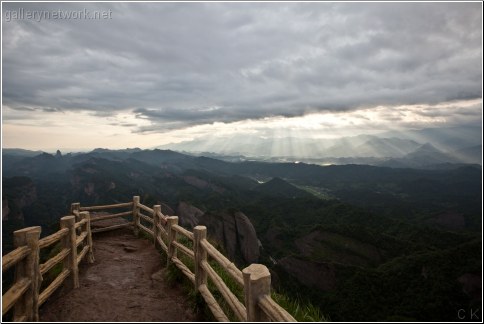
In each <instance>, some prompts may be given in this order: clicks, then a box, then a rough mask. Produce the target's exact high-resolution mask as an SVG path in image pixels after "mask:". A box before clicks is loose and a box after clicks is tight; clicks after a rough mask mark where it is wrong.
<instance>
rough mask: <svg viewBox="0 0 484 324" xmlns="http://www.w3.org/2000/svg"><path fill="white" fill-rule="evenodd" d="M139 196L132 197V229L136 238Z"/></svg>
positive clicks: (138, 223) (138, 222)
mask: <svg viewBox="0 0 484 324" xmlns="http://www.w3.org/2000/svg"><path fill="white" fill-rule="evenodd" d="M138 205H139V196H133V227H134V231H133V232H134V235H135V236H138V234H139V225H140V220H139V206H138Z"/></svg>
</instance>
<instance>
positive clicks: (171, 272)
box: [161, 235, 329, 322]
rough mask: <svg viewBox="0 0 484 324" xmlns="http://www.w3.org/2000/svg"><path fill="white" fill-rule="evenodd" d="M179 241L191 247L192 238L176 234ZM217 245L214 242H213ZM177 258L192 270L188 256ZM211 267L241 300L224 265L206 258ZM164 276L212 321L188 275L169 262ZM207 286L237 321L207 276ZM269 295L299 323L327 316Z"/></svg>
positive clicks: (275, 294) (310, 306) (306, 304)
mask: <svg viewBox="0 0 484 324" xmlns="http://www.w3.org/2000/svg"><path fill="white" fill-rule="evenodd" d="M178 242H180V243H182V244H183V245H185V246H187V247H189V248H191V249H192V246H193V243H192V241H191V240H189V239H187V238H185V237H183V236H181V235H180V236H179V238H178ZM214 246H216V244H214ZM161 253H162V255H163V257H165V258H166V254H165V253H164V251H162V252H161ZM178 258H179V259H180V260H181V261H182V262H183V263H184V264H185V265H186V266H187V267H188V268H189V269H190V270H191V271H192V272H193V271H194V262H193V260H192V259H191V258H189V257H187V256H186V255H184V254H183V253H181V252H178ZM209 264H210V266H211V267H212V268H213V269H214V270H215V272H216V273H217V274H218V275H219V276H220V277H221V278H222V280H223V281H224V283H225V285H226V286H227V287H228V288H229V289H230V291H231V292H232V293H233V294H234V295H235V296H236V297H237V298H238V300H239V301H241V302H242V303H244V289H243V287H241V286H240V285H239V283H238V282H237V281H235V280H234V279H233V278H232V276H231V275H230V274H228V273H227V272H226V271H225V270H224V268H223V267H222V266H221V265H219V264H218V263H217V262H216V261H214V260H209ZM166 279H167V280H168V282H171V283H173V284H174V283H181V285H182V288H183V290H184V292H185V293H186V294H187V295H188V296H189V298H190V300H191V302H192V305H193V309H194V311H195V312H197V313H199V314H201V315H202V316H203V317H204V318H205V319H206V320H209V321H215V318H214V317H213V315H212V313H211V311H210V309H209V308H208V306H207V305H206V304H205V301H204V299H203V297H202V296H201V295H200V294H199V293H197V292H196V291H195V289H194V287H193V284H192V282H191V281H190V280H188V278H186V277H185V276H184V275H183V273H182V272H181V271H180V270H179V269H178V268H177V267H176V266H175V265H174V264H170V265H169V266H168V271H167V272H166ZM208 288H209V290H210V292H211V293H212V295H213V296H214V298H215V299H216V300H217V302H218V303H219V305H220V307H221V308H222V309H223V311H224V313H225V314H226V315H227V317H228V318H229V320H230V321H231V322H237V321H239V320H238V318H237V317H236V315H235V314H234V313H233V311H232V309H231V308H230V306H229V305H228V304H227V302H226V301H225V299H224V298H223V297H222V294H221V293H220V292H219V291H218V289H217V287H216V286H215V285H214V283H213V282H212V281H211V280H210V277H209V278H208ZM271 297H272V298H273V299H274V301H275V302H276V303H278V304H279V305H280V306H281V307H282V308H284V309H286V310H287V311H288V312H289V313H290V314H291V315H292V316H293V317H294V318H295V319H296V320H297V321H300V322H326V321H329V318H328V317H326V316H324V315H323V314H322V313H321V310H320V309H319V308H318V307H316V306H314V305H313V304H311V303H309V302H307V301H303V300H302V299H301V298H292V297H289V296H288V295H286V294H284V293H279V292H275V291H273V292H272V293H271Z"/></svg>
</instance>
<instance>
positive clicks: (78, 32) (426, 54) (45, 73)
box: [2, 3, 482, 151]
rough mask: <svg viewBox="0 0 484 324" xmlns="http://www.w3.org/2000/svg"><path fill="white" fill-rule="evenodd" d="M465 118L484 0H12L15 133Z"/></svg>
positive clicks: (36, 139)
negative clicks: (70, 0)
mask: <svg viewBox="0 0 484 324" xmlns="http://www.w3.org/2000/svg"><path fill="white" fill-rule="evenodd" d="M96 16H97V17H96ZM466 125H482V4H480V3H2V147H5V148H14V147H15V148H25V149H36V150H37V149H40V150H45V151H49V150H56V149H62V150H89V149H93V148H96V147H105V148H112V149H116V148H126V147H140V148H152V147H156V146H159V145H164V144H167V143H176V142H181V141H186V140H190V139H196V138H198V137H201V136H224V135H227V134H234V133H236V134H242V135H243V134H252V135H253V134H256V135H260V136H274V134H277V136H281V137H284V136H295V137H310V138H331V137H338V136H343V135H345V136H348V135H354V134H362V133H367V134H371V133H378V132H383V131H388V130H393V129H399V130H402V129H403V130H405V129H419V128H430V127H451V126H466ZM234 144H236V143H234Z"/></svg>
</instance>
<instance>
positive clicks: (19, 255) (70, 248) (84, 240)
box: [2, 209, 94, 322]
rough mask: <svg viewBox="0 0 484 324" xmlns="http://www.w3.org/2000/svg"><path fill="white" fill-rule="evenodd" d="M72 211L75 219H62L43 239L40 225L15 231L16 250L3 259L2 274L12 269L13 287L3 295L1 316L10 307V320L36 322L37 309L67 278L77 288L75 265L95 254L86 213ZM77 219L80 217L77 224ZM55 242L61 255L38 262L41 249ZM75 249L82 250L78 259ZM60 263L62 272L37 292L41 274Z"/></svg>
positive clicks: (39, 286) (91, 258) (76, 210)
mask: <svg viewBox="0 0 484 324" xmlns="http://www.w3.org/2000/svg"><path fill="white" fill-rule="evenodd" d="M74 211H75V213H72V211H71V213H72V214H73V215H74V216H65V217H62V218H61V220H60V226H61V229H60V230H59V231H57V232H55V233H53V234H51V235H49V236H46V237H44V238H42V239H39V237H40V233H41V230H42V229H41V227H40V226H34V227H27V228H23V229H20V230H18V231H15V232H14V245H15V247H16V249H15V250H13V251H11V252H10V253H8V254H6V255H4V256H3V257H2V273H3V272H5V271H7V270H8V269H9V268H11V267H15V276H14V281H13V283H12V286H11V287H10V289H8V290H7V292H6V293H5V294H3V295H2V317H3V316H4V315H5V314H6V313H7V312H8V311H9V310H10V309H12V308H13V314H12V320H13V321H15V322H23V321H29V322H30V321H38V320H39V307H40V306H41V305H42V304H43V303H44V302H45V301H46V300H47V298H48V297H49V296H50V295H52V294H53V293H54V291H55V290H57V289H58V288H59V287H60V286H61V285H62V283H63V282H64V281H65V280H66V279H67V278H68V277H69V276H71V278H72V286H73V287H74V288H78V287H79V277H78V265H79V263H80V262H81V261H82V259H84V258H85V256H88V258H87V260H88V262H90V263H92V262H94V255H93V247H92V236H91V227H90V216H89V212H79V209H75V210H74ZM76 218H79V221H78V222H76ZM78 231H79V235H77V232H78ZM56 243H57V244H61V250H60V252H59V253H57V254H56V255H54V256H52V257H51V258H49V259H48V260H46V261H45V262H44V263H40V258H39V254H40V249H43V248H47V247H49V246H51V245H54V244H56ZM78 246H82V247H83V248H82V250H81V253H79V256H77V248H78ZM61 262H62V264H63V268H62V271H61V273H60V274H58V275H57V276H56V277H55V278H54V279H53V281H52V282H51V283H50V284H49V285H48V286H47V287H46V288H45V289H43V290H42V291H40V288H41V282H42V277H43V275H44V274H46V273H47V272H48V271H49V270H51V269H52V268H53V267H54V266H55V265H56V264H59V263H61Z"/></svg>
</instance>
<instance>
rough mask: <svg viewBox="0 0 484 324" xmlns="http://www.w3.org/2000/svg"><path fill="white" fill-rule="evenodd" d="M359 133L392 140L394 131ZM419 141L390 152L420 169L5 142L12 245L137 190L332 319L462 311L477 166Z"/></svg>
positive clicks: (448, 316) (478, 239) (469, 293)
mask: <svg viewBox="0 0 484 324" xmlns="http://www.w3.org/2000/svg"><path fill="white" fill-rule="evenodd" d="M358 141H359V143H356V142H354V143H356V144H355V145H356V146H355V147H360V146H361V145H364V144H365V143H367V142H368V141H370V142H371V143H373V144H372V145H373V147H383V146H385V147H387V148H388V150H390V145H389V142H388V141H387V140H385V139H375V138H363V137H361V138H359V139H358ZM398 141H400V140H398ZM413 142H414V140H413V139H409V140H408V141H407V142H406V143H408V144H409V147H408V148H405V150H406V151H409V152H408V153H406V151H405V152H403V153H399V154H400V156H399V157H398V158H393V160H392V159H387V160H385V161H386V162H388V163H390V162H391V163H397V162H398V161H404V162H405V163H406V164H410V163H414V162H413V161H416V162H415V165H418V166H419V167H418V168H406V167H405V168H404V167H401V165H397V166H398V167H384V166H375V165H357V164H347V165H328V166H321V165H317V164H310V163H304V162H297V163H296V161H294V162H285V163H281V162H269V161H267V160H266V161H250V160H248V159H246V158H244V157H240V156H229V157H225V159H226V160H233V161H236V162H228V161H224V160H221V159H218V158H214V156H216V155H215V154H212V155H211V157H207V156H196V155H193V154H191V155H187V154H182V153H179V152H174V151H171V150H160V149H154V150H142V149H138V148H135V149H126V150H109V149H95V150H93V151H91V152H86V153H68V154H62V153H61V152H60V151H58V152H56V153H55V154H48V153H40V154H39V152H26V151H18V150H13V151H12V150H8V149H7V150H3V154H2V162H3V163H2V171H3V178H2V189H3V190H2V244H3V252H6V251H8V249H9V248H11V247H12V234H11V233H12V231H13V230H15V229H18V228H21V227H24V226H33V225H41V226H42V228H43V231H42V235H48V234H49V233H51V232H52V231H55V230H57V226H58V220H59V218H60V217H62V216H64V215H65V214H66V213H68V212H69V207H70V203H72V202H80V203H81V205H83V206H89V205H99V204H111V203H119V202H126V201H130V200H131V199H132V196H134V195H139V196H140V197H141V202H142V203H143V204H145V205H148V206H152V205H154V204H160V205H161V206H162V210H163V213H165V214H167V215H172V214H176V215H178V216H179V218H180V224H182V225H183V226H185V227H187V228H189V229H190V228H192V227H193V226H196V225H206V226H207V227H208V228H209V231H208V232H209V236H210V239H211V240H213V242H216V244H218V245H219V246H220V249H221V250H222V251H224V253H225V254H226V255H227V256H229V257H230V259H231V260H232V261H233V262H235V263H237V264H238V265H239V266H240V267H243V266H245V265H247V264H248V263H251V262H258V263H263V264H265V265H267V266H268V267H269V268H270V270H271V274H272V278H273V284H274V288H275V289H278V290H282V291H285V292H287V293H288V294H290V295H294V296H299V298H303V299H306V298H307V299H309V300H310V301H311V303H313V304H314V305H317V306H318V307H320V309H321V312H322V313H323V314H325V315H327V316H329V317H330V318H331V319H332V320H336V321H362V320H365V321H395V320H408V321H435V320H436V321H444V320H451V321H452V320H457V319H458V318H457V317H456V316H457V313H456V310H455V305H458V307H463V308H466V309H469V308H473V307H474V308H475V307H478V305H480V301H481V300H482V298H481V296H482V276H481V273H482V254H481V252H482V250H481V248H482V233H481V228H482V213H481V206H482V182H481V179H482V168H481V166H480V165H476V164H462V163H460V162H459V163H447V162H443V161H446V160H445V159H447V156H446V155H445V154H444V156H442V155H441V154H440V153H439V152H441V151H440V149H439V148H437V147H436V146H434V145H431V144H422V145H420V143H418V144H414V143H413ZM368 146H369V145H368ZM368 146H367V145H365V147H368ZM402 147H404V146H403V145H402ZM405 159H407V160H405ZM410 161H411V162H410ZM454 162H456V161H454ZM442 163H444V164H442ZM423 164H425V165H426V166H427V167H426V168H423V167H421V166H422V165H423ZM432 165H434V167H432ZM301 291H304V296H301V295H300V292H301ZM395 292H398V293H395ZM480 298H481V299H480ZM382 305H383V306H384V307H382Z"/></svg>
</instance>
